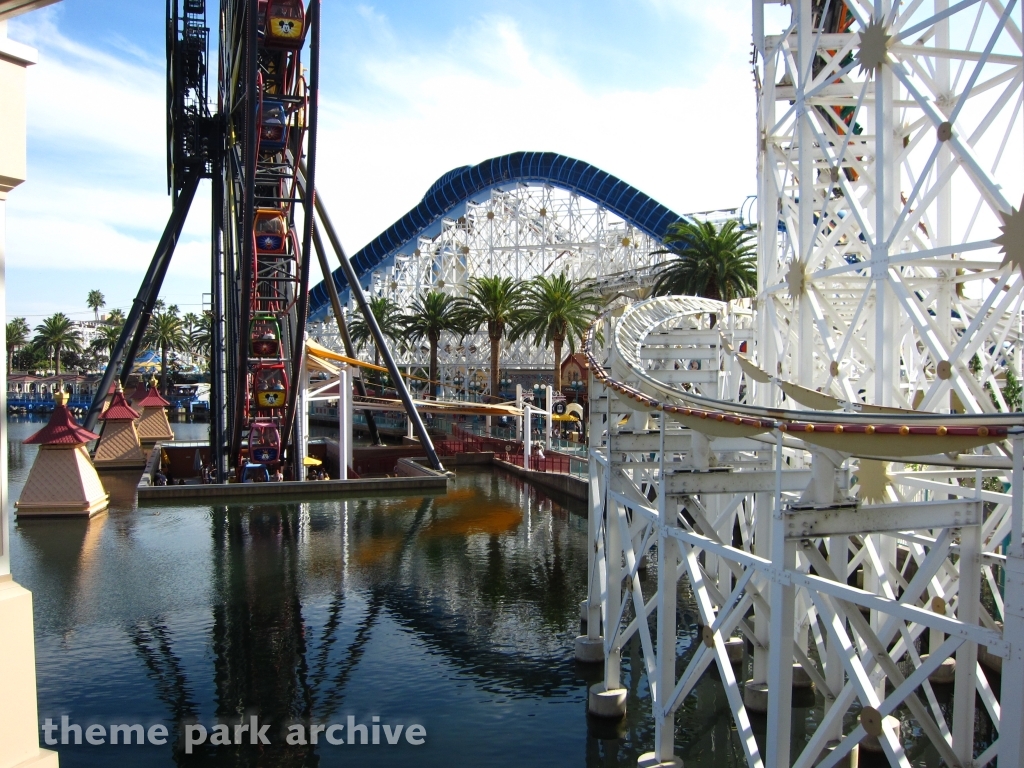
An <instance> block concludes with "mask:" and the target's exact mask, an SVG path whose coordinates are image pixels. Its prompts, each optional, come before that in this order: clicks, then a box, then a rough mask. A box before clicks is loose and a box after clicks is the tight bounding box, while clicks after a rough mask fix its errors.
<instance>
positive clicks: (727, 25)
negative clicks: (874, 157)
mask: <svg viewBox="0 0 1024 768" xmlns="http://www.w3.org/2000/svg"><path fill="white" fill-rule="evenodd" d="M649 1H651V2H653V1H654V0H649ZM710 5H712V6H714V8H713V9H709V8H708V7H706V5H705V4H703V3H696V4H683V6H684V7H682V9H681V10H682V12H684V13H691V14H693V13H695V14H698V17H697V18H698V21H699V22H700V23H702V24H704V25H705V26H706V29H707V30H708V32H707V35H708V39H707V40H706V41H705V42H706V45H707V46H708V47H709V48H711V49H714V50H716V51H719V52H720V58H717V59H709V60H705V61H703V62H702V63H701V64H700V69H699V70H694V71H680V72H679V73H678V78H677V80H678V83H679V85H678V86H676V87H671V88H660V89H655V88H649V87H645V85H644V83H642V82H638V83H636V85H635V86H633V87H630V88H618V89H615V88H611V87H609V86H605V85H603V84H602V83H592V82H583V81H582V80H581V79H580V77H579V76H577V75H574V74H573V73H572V72H571V71H570V70H569V69H567V67H566V66H565V64H564V63H562V58H561V52H560V51H558V50H555V49H553V48H552V49H550V50H545V49H541V48H539V47H537V46H534V47H531V46H530V45H529V44H528V43H527V42H526V39H525V37H524V35H523V34H522V31H521V30H520V28H519V27H518V26H517V24H516V23H515V21H514V20H512V19H510V18H508V17H505V16H487V17H480V18H478V19H475V20H471V21H470V22H469V23H467V24H466V25H465V26H464V27H460V28H455V29H453V30H452V32H451V33H450V35H449V36H448V38H447V39H446V40H440V41H436V42H433V43H432V45H431V46H430V47H419V48H416V49H413V48H411V47H409V46H403V45H402V44H401V42H400V41H399V40H398V39H397V35H396V34H395V32H394V31H393V30H392V29H391V27H390V26H389V24H388V21H387V18H386V16H384V15H382V14H380V13H379V12H377V11H375V10H373V9H372V8H370V7H365V8H363V9H362V10H361V11H360V13H361V16H362V19H363V21H364V23H365V25H366V28H367V34H368V36H369V40H370V41H371V42H373V43H374V44H373V47H372V48H369V49H368V50H369V52H368V53H367V54H365V55H364V56H363V58H362V59H361V60H360V61H359V62H358V63H357V65H356V66H355V67H353V68H352V69H351V71H350V70H348V69H346V71H337V72H336V71H325V72H324V73H323V75H322V93H323V100H322V103H323V111H322V115H321V133H320V139H319V147H320V164H319V170H318V186H319V187H320V189H321V190H323V192H324V196H325V199H326V201H327V202H328V204H329V206H330V211H331V214H332V217H333V219H334V220H335V223H336V224H337V225H338V227H339V230H340V233H341V235H342V237H343V239H344V241H345V244H346V245H347V246H348V247H349V249H350V250H352V251H354V250H356V249H357V248H358V247H361V246H362V245H363V244H364V243H366V242H367V241H369V240H370V239H372V238H373V237H375V236H376V235H377V234H378V233H380V232H381V231H382V230H383V229H384V228H386V227H387V226H389V225H390V224H391V223H392V222H393V221H395V220H396V219H397V218H399V217H400V216H401V215H403V214H404V213H405V212H406V211H407V210H408V209H409V208H411V207H412V206H413V205H415V204H416V203H417V202H418V201H419V199H420V197H421V196H422V194H423V193H424V192H425V191H426V189H427V187H428V186H429V185H430V184H431V183H432V182H433V181H434V180H435V179H436V178H437V177H438V176H440V175H441V174H442V173H444V172H446V171H447V170H449V169H451V168H453V167H455V166H458V165H466V164H473V163H477V162H480V161H482V160H484V159H487V158H489V157H493V156H496V155H501V154H505V153H508V152H513V151H517V150H546V151H556V152H561V153H563V154H566V155H570V156H573V157H577V158H580V159H582V160H586V161H588V162H590V163H593V164H594V165H597V166H598V167H600V168H603V169H604V170H606V171H609V172H610V173H614V174H616V175H618V176H620V177H621V178H622V179H624V180H625V181H627V182H628V183H630V184H632V185H634V186H636V187H638V188H639V189H641V190H643V191H644V192H646V193H648V194H650V195H651V196H652V197H654V198H655V199H657V200H659V201H660V202H662V203H664V204H666V205H668V206H669V207H670V208H673V209H674V210H676V211H678V212H680V213H685V212H687V211H693V210H702V209H707V208H714V207H724V206H735V205H738V204H740V203H741V202H742V200H743V198H744V197H745V196H746V195H747V194H749V193H752V192H753V191H754V183H755V178H754V157H755V151H754V150H755V142H754V96H753V84H752V81H751V78H750V73H749V64H748V59H747V47H748V45H749V43H748V41H749V13H748V12H744V13H740V12H739V11H738V10H737V9H736V8H733V7H732V6H733V5H742V6H744V7H745V6H746V3H740V4H734V3H729V4H727V5H728V8H721V7H719V4H718V3H715V4H710ZM55 18H59V16H50V15H46V14H42V15H40V17H39V21H38V23H34V24H33V26H31V27H30V28H29V27H23V28H22V29H23V30H29V33H30V35H29V36H30V37H32V38H34V39H31V40H27V42H30V43H32V44H35V45H36V46H38V47H39V48H40V63H39V64H38V65H37V66H36V67H33V68H32V70H31V71H30V72H31V75H30V77H31V80H30V88H31V91H30V105H29V127H30V133H31V137H32V138H31V143H30V156H29V172H30V176H31V179H30V181H29V182H28V183H27V184H25V185H24V186H23V187H22V188H20V189H19V190H17V191H16V192H15V193H14V194H13V195H12V196H11V198H10V201H9V206H8V245H9V248H8V263H9V265H10V267H11V268H12V269H19V268H22V269H38V268H39V267H41V266H44V265H52V267H54V268H62V267H66V268H68V269H81V268H83V267H86V266H87V267H88V268H89V269H91V270H98V271H106V272H108V274H109V273H110V272H111V271H122V272H124V273H126V274H127V273H137V274H139V275H140V276H141V274H142V273H143V272H144V271H145V265H146V264H147V263H148V260H149V258H150V257H151V255H152V252H153V248H154V247H155V245H156V241H157V239H158V237H159V233H160V231H161V230H162V229H163V226H164V224H165V222H166V218H167V215H168V214H169V211H170V202H169V199H168V197H167V196H166V195H165V194H164V124H163V119H164V117H163V116H164V84H163V68H162V65H161V62H159V61H157V60H156V59H155V58H154V57H153V56H151V55H149V54H147V53H146V52H145V51H138V50H133V49H131V46H129V45H125V46H123V47H122V50H123V51H124V55H123V56H120V55H115V54H111V53H105V52H102V51H99V50H96V49H94V48H92V47H90V46H89V45H86V44H83V43H80V42H76V41H75V40H72V39H70V38H69V37H68V36H67V34H64V33H63V32H62V31H61V30H58V29H57V28H56V27H55V26H54V23H53V19H55ZM68 34H70V33H68ZM23 38H24V35H23ZM549 45H554V43H551V44H549ZM343 93H344V94H345V96H344V97H342V96H341V94H343ZM354 94H355V95H354ZM58 156H59V157H61V158H63V157H67V158H70V160H69V162H67V163H65V164H63V165H61V164H59V161H58V160H57V159H55V158H57V157H58ZM208 199H209V198H208V196H206V195H205V194H204V195H203V196H202V197H201V198H197V202H196V204H195V205H194V209H197V210H196V212H194V213H193V215H192V216H191V217H190V221H189V223H188V226H187V227H186V239H185V242H184V243H183V244H182V245H181V246H179V251H178V254H177V255H176V257H175V260H174V263H173V266H172V273H171V275H169V278H168V280H169V282H170V283H173V284H175V285H179V286H188V285H191V286H192V288H193V289H194V290H195V293H196V297H197V298H198V295H199V294H200V293H202V292H204V291H208V290H209V288H208V287H207V284H208V279H207V277H206V275H207V274H208V246H207V244H206V233H207V231H208V216H207V215H206V210H207V209H208ZM314 274H317V270H314ZM112 282H113V281H112ZM40 290H41V291H44V290H45V287H41V288H40ZM132 295H133V294H132ZM36 298H37V297H33V301H35V300H36ZM27 299H28V297H26V300H27ZM18 300H19V298H18V297H17V296H12V297H9V309H10V311H11V313H17V312H18V311H19V310H18V307H17V301H18ZM130 300H131V296H130V295H129V296H116V297H111V301H110V304H111V306H116V305H124V304H126V303H128V302H130ZM177 300H178V301H181V300H182V299H177ZM37 303H38V302H37ZM59 305H60V298H59V297H55V298H54V309H57V308H59ZM33 306H35V305H33Z"/></svg>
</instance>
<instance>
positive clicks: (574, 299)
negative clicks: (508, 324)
mask: <svg viewBox="0 0 1024 768" xmlns="http://www.w3.org/2000/svg"><path fill="white" fill-rule="evenodd" d="M600 302H601V297H600V295H599V294H598V293H597V291H596V290H594V288H593V287H592V286H591V285H590V284H588V283H577V282H574V281H572V280H570V279H569V276H568V275H567V274H566V273H565V272H563V273H562V274H560V275H555V276H554V277H547V276H546V275H539V276H538V277H536V278H534V279H533V280H532V281H531V282H530V283H529V285H528V286H527V288H526V302H525V307H524V309H523V319H522V322H521V323H520V324H519V326H518V327H517V328H515V330H514V332H513V333H512V338H513V339H520V338H523V337H524V336H531V337H533V343H534V345H536V346H538V347H539V346H542V345H543V346H544V347H545V348H546V347H547V346H548V345H549V344H552V345H554V348H555V369H554V382H555V392H561V391H562V345H563V344H564V343H565V342H566V341H568V342H569V349H570V350H571V351H573V352H575V351H576V340H577V339H582V338H583V334H585V333H586V332H587V328H589V327H590V323H591V322H592V321H593V319H594V317H595V316H596V315H597V307H598V306H599V305H600Z"/></svg>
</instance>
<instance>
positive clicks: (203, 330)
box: [192, 312, 213, 365]
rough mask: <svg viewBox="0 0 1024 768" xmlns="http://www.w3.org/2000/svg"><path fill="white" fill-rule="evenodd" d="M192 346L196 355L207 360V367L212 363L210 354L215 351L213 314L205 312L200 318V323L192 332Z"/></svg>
mask: <svg viewBox="0 0 1024 768" xmlns="http://www.w3.org/2000/svg"><path fill="white" fill-rule="evenodd" d="M192 346H193V348H194V349H195V353H196V354H197V355H199V356H200V357H204V358H206V362H207V365H209V362H210V353H211V351H212V350H213V313H212V312H203V314H202V315H200V316H199V322H198V323H196V327H195V328H194V329H193V331H192Z"/></svg>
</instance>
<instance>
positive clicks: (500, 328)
mask: <svg viewBox="0 0 1024 768" xmlns="http://www.w3.org/2000/svg"><path fill="white" fill-rule="evenodd" d="M523 299H524V291H523V287H522V285H521V284H519V283H517V282H516V281H515V280H513V279H512V278H511V277H474V278H471V279H470V281H469V291H468V295H467V296H466V297H465V298H464V299H460V300H459V307H460V309H461V311H463V312H465V313H466V315H467V318H468V322H469V328H470V330H472V331H476V330H478V329H479V328H480V326H482V325H485V324H486V325H487V337H488V338H489V339H490V340H491V384H490V387H491V388H490V392H491V396H492V397H493V396H496V395H497V394H498V360H499V357H500V355H501V340H502V338H503V337H504V336H505V335H506V334H507V333H509V332H510V331H512V330H514V329H515V328H516V327H517V326H518V325H519V323H520V322H522V317H523Z"/></svg>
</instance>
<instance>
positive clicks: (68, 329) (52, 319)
mask: <svg viewBox="0 0 1024 768" xmlns="http://www.w3.org/2000/svg"><path fill="white" fill-rule="evenodd" d="M33 341H35V342H36V343H37V344H38V345H39V346H40V347H41V348H42V349H44V350H46V352H47V354H52V356H53V359H54V360H55V362H56V371H57V374H58V375H59V374H60V353H61V352H62V351H65V350H66V351H68V352H81V351H82V344H81V336H79V334H78V331H76V330H75V327H74V325H73V324H72V322H71V318H70V317H68V316H67V315H65V314H64V313H63V312H56V313H54V314H52V315H50V316H49V317H48V318H46V319H45V320H43V322H42V323H40V324H39V325H37V326H36V335H35V337H34V339H33Z"/></svg>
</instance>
